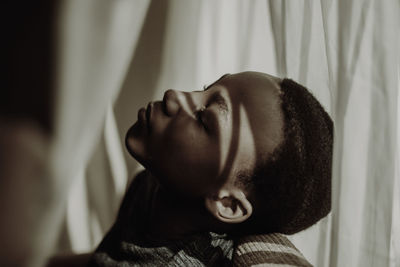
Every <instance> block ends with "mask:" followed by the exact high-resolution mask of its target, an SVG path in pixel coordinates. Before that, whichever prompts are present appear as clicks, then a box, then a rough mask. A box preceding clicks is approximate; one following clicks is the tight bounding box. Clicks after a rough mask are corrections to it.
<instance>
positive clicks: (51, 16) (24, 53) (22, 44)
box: [0, 0, 58, 133]
mask: <svg viewBox="0 0 400 267" xmlns="http://www.w3.org/2000/svg"><path fill="white" fill-rule="evenodd" d="M57 3H58V1H52V0H42V1H23V2H21V1H6V3H5V4H3V6H2V9H1V10H2V11H1V13H2V14H1V20H2V21H1V22H2V23H1V27H2V28H1V33H2V42H1V43H2V49H1V53H2V56H1V61H2V62H1V64H2V65H3V66H2V69H3V73H2V90H1V91H2V94H1V97H0V116H1V117H6V118H8V119H29V120H33V121H35V122H37V123H38V125H40V126H41V127H42V128H43V129H44V130H45V131H46V132H48V133H50V131H51V128H52V127H51V126H52V123H51V122H52V119H53V118H52V113H53V112H52V111H53V101H52V100H53V92H54V90H53V82H54V76H55V69H54V65H55V64H54V63H55V62H54V54H55V53H54V52H55V51H54V50H55V38H54V37H55V32H54V30H55V24H56V23H55V19H56V17H55V16H56V7H57Z"/></svg>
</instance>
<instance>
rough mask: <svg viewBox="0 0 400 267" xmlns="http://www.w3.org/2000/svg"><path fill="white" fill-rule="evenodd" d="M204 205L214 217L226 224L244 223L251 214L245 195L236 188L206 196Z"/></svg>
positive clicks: (251, 207)
mask: <svg viewBox="0 0 400 267" xmlns="http://www.w3.org/2000/svg"><path fill="white" fill-rule="evenodd" d="M205 205H206V208H207V209H208V211H209V212H210V213H211V214H212V215H214V217H216V218H217V219H218V220H220V221H222V222H226V223H241V222H244V221H245V220H247V219H248V218H249V217H250V215H251V214H252V212H253V206H252V205H251V203H250V201H249V200H248V199H247V197H246V195H245V193H244V192H243V190H241V189H239V188H237V187H233V188H228V189H226V188H223V189H221V190H219V191H218V192H217V194H214V195H211V196H207V197H206V199H205Z"/></svg>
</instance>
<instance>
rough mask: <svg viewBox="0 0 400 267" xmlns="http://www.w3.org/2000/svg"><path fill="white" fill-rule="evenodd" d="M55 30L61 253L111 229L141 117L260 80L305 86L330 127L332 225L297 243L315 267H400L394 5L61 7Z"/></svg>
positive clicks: (260, 2) (132, 166)
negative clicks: (173, 102) (199, 93)
mask: <svg viewBox="0 0 400 267" xmlns="http://www.w3.org/2000/svg"><path fill="white" fill-rule="evenodd" d="M57 25H58V47H57V62H58V68H57V71H58V74H57V77H56V78H57V91H56V95H57V102H56V104H55V107H56V114H55V137H54V139H53V141H52V150H51V151H52V152H51V153H52V154H51V155H52V157H51V158H52V160H51V166H52V169H53V171H54V180H55V181H54V184H55V185H54V186H55V187H56V188H57V190H56V191H57V192H58V195H57V197H58V198H57V201H58V203H59V204H60V205H59V207H61V208H60V211H59V212H58V213H57V212H56V213H55V214H56V215H54V216H53V217H52V218H50V222H49V221H47V222H46V223H47V224H52V225H56V224H59V222H60V221H61V220H62V221H63V223H62V225H61V227H59V234H58V235H57V236H58V237H59V238H58V247H59V249H60V250H65V249H67V250H68V249H71V250H72V251H75V252H85V251H91V250H93V249H94V248H95V247H96V246H97V244H98V243H99V241H100V240H101V239H102V237H103V235H104V234H105V232H106V231H107V230H108V229H109V227H110V226H111V224H112V222H113V220H114V218H115V215H116V212H117V209H118V205H119V202H120V200H121V198H122V196H123V194H124V190H125V188H126V185H127V183H128V181H129V180H130V179H131V178H132V177H133V174H134V173H135V172H136V171H137V169H138V168H140V166H139V165H138V164H137V163H136V162H135V161H134V160H133V159H132V158H130V157H129V156H128V154H127V152H126V150H125V148H124V135H125V132H126V131H127V129H128V128H129V126H130V125H131V124H133V122H134V121H135V120H136V113H137V110H138V109H139V108H140V107H142V106H144V105H146V104H147V102H148V101H150V100H153V99H161V97H162V93H163V92H164V91H165V90H166V89H169V88H174V89H177V90H183V91H191V90H198V89H201V88H202V87H203V85H204V84H209V83H211V82H213V81H214V80H216V79H217V78H219V77H220V76H221V75H223V74H225V73H235V72H240V71H245V70H254V71H261V72H267V73H270V74H272V75H276V76H280V77H289V78H292V79H294V80H296V81H298V82H300V83H302V84H303V85H305V86H306V87H308V88H309V89H310V90H311V91H312V92H313V94H314V95H315V96H316V98H317V99H319V100H320V102H321V103H322V105H323V106H324V107H325V108H326V110H327V111H328V113H329V114H330V115H331V116H332V118H333V120H334V122H335V143H334V165H333V176H332V178H333V184H332V186H333V188H332V192H333V200H332V201H333V202H332V204H333V208H332V212H331V214H330V215H329V216H328V217H327V218H325V219H323V220H322V221H320V222H319V223H318V224H316V225H314V226H313V227H311V228H310V229H308V230H306V231H303V232H301V233H299V234H295V235H293V236H291V237H290V239H291V240H292V242H293V243H294V244H295V245H296V246H297V247H298V249H299V250H300V251H301V252H302V253H303V254H304V256H305V257H306V258H307V260H309V261H310V262H311V263H312V264H314V265H315V266H391V267H394V266H399V265H400V197H399V196H400V174H399V169H398V167H399V163H400V162H399V151H400V144H399V132H400V131H399V130H400V128H399V125H400V121H399V117H400V108H399V106H400V105H399V94H398V91H399V89H400V87H399V62H400V56H399V47H400V41H399V26H400V3H399V2H398V1H378V0H375V1H373V0H370V1H368V0H364V1H345V0H340V1H331V0H325V1H323V0H321V1H311V0H309V1H306V0H304V1H284V0H283V1H273V0H271V1H266V0H252V1H244V0H242V1H241V0H235V1H233V0H219V1H214V0H203V1H194V0H193V1H185V0H170V1H155V0H153V1H150V0H140V1H139V0H137V1H124V0H118V1H105V0H103V1H97V0H96V1H94V0H90V1H67V0H65V1H61V4H60V7H59V17H58V21H57ZM61 213H63V214H64V215H63V216H61ZM57 214H58V215H57ZM57 216H58V217H57ZM56 217H57V218H56ZM48 242H49V244H50V243H51V240H49V241H48Z"/></svg>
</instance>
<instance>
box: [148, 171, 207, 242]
mask: <svg viewBox="0 0 400 267" xmlns="http://www.w3.org/2000/svg"><path fill="white" fill-rule="evenodd" d="M147 176H148V177H147V179H149V180H152V181H153V182H154V184H153V185H152V186H156V187H157V189H156V190H154V194H152V196H150V197H149V196H147V197H149V198H151V199H149V198H146V197H144V198H141V200H142V201H143V200H144V201H147V202H148V203H151V204H150V205H148V206H147V205H146V206H142V207H143V208H145V209H146V210H145V211H144V213H145V214H146V216H147V219H145V220H146V221H147V225H146V228H147V229H146V239H149V240H153V241H166V240H174V239H181V238H182V237H184V236H188V235H191V234H195V233H198V232H202V231H209V230H210V229H209V225H210V223H211V220H210V215H209V214H208V213H207V211H206V210H205V207H204V204H203V201H202V200H201V199H196V200H193V199H188V198H184V197H178V196H177V195H176V194H174V193H172V192H170V191H167V190H166V189H164V188H163V187H162V186H160V185H159V184H158V179H157V178H155V177H152V176H151V174H150V173H149V172H147Z"/></svg>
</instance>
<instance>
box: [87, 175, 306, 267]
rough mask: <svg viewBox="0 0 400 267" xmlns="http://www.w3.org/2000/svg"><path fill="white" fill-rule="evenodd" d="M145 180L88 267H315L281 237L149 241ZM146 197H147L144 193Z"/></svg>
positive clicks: (219, 236)
mask: <svg viewBox="0 0 400 267" xmlns="http://www.w3.org/2000/svg"><path fill="white" fill-rule="evenodd" d="M144 179H146V177H144V176H143V175H142V176H140V175H139V177H136V179H135V181H134V182H135V183H132V184H131V186H130V188H129V190H128V192H127V193H126V195H125V197H124V200H123V203H122V205H121V207H120V211H119V214H118V218H117V221H116V223H115V224H114V225H113V227H112V228H111V230H110V231H109V232H108V233H107V235H106V236H105V238H104V239H103V240H102V242H101V243H100V245H99V247H98V248H97V250H96V251H95V253H94V254H93V256H92V258H91V260H90V262H89V266H105V267H110V266H232V265H233V266H281V267H283V266H311V265H310V264H309V263H308V262H307V260H306V259H305V258H304V257H303V255H302V254H301V253H300V252H299V251H298V250H297V249H296V248H295V246H294V245H293V244H292V243H291V242H290V241H289V240H288V239H287V238H286V237H285V236H284V235H281V234H269V235H251V236H245V237H241V238H238V239H236V240H232V239H231V238H229V236H228V235H226V234H215V233H209V232H205V233H199V234H196V235H191V236H187V237H186V238H184V240H174V241H170V242H163V243H160V242H158V243H157V242H156V243H154V242H149V240H150V239H149V238H148V235H147V234H146V233H147V231H146V229H147V226H148V224H149V222H148V216H147V211H148V210H150V209H151V207H150V206H149V205H150V203H151V196H152V195H153V193H154V192H153V191H152V190H153V188H152V187H151V186H149V184H148V183H144V182H143V180H144ZM143 192H146V194H145V195H146V197H149V198H148V199H145V198H144V196H143V195H142V196H140V193H143Z"/></svg>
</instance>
